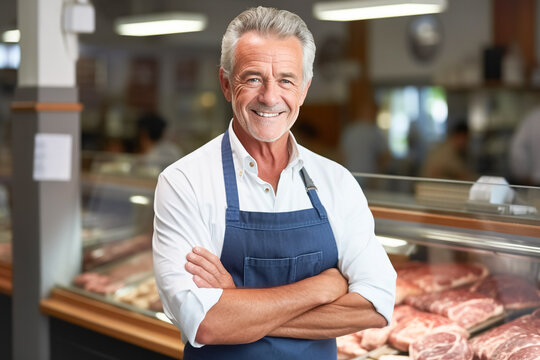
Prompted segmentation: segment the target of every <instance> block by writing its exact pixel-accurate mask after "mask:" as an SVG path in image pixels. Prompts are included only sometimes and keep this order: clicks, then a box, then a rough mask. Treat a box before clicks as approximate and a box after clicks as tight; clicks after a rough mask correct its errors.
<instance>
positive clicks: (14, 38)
mask: <svg viewBox="0 0 540 360" xmlns="http://www.w3.org/2000/svg"><path fill="white" fill-rule="evenodd" d="M20 39H21V32H20V31H19V30H8V31H4V33H3V34H2V41H3V42H8V43H18V42H19V40H20Z"/></svg>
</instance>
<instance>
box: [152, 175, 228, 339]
mask: <svg viewBox="0 0 540 360" xmlns="http://www.w3.org/2000/svg"><path fill="white" fill-rule="evenodd" d="M166 171H167V170H166ZM154 212H155V216H154V235H153V240H152V243H153V244H152V245H153V256H154V272H155V277H156V284H157V287H158V291H159V295H160V298H161V301H162V303H163V309H164V312H165V315H167V317H168V318H169V319H170V320H171V322H172V323H173V324H174V325H175V326H176V327H177V328H178V329H179V330H180V332H181V334H182V341H183V342H184V343H186V341H189V343H190V344H191V345H192V346H194V347H200V346H202V344H198V343H197V342H196V341H195V337H196V335H197V330H198V328H199V325H200V323H201V322H202V320H203V319H204V317H205V316H206V313H207V312H208V311H209V310H210V308H211V307H212V306H214V305H215V304H216V303H217V302H218V300H219V298H220V297H221V294H222V292H223V290H222V289H204V288H201V289H199V288H198V287H197V285H195V283H194V282H193V277H192V275H191V274H189V273H188V272H187V271H186V270H185V264H186V261H187V260H186V255H187V254H188V253H189V252H190V251H191V249H192V248H193V247H194V246H201V247H204V248H206V249H208V250H210V251H212V252H214V253H215V252H216V249H214V246H213V245H212V243H211V241H210V234H209V231H208V226H207V224H205V223H204V221H203V219H202V217H201V214H200V211H199V208H198V205H197V201H196V194H195V192H194V191H193V188H192V187H191V185H190V183H189V181H188V179H187V178H186V177H185V176H184V175H183V174H182V173H181V172H180V171H179V170H178V169H169V172H164V173H162V174H161V175H160V177H159V179H158V183H157V187H156V192H155V198H154Z"/></svg>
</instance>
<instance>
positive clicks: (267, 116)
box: [253, 110, 281, 118]
mask: <svg viewBox="0 0 540 360" xmlns="http://www.w3.org/2000/svg"><path fill="white" fill-rule="evenodd" d="M253 112H254V113H255V114H257V115H258V116H261V117H266V118H270V117H276V116H279V114H281V113H279V112H271V113H269V112H259V111H255V110H253Z"/></svg>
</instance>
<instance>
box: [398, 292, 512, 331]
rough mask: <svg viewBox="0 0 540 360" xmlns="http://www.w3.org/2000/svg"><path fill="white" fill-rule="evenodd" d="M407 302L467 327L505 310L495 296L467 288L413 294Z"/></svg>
mask: <svg viewBox="0 0 540 360" xmlns="http://www.w3.org/2000/svg"><path fill="white" fill-rule="evenodd" d="M405 302H406V303H407V304H409V305H412V306H414V307H415V308H417V309H420V310H424V311H429V312H432V313H435V314H439V315H443V316H446V317H447V318H449V319H450V320H454V321H455V322H456V323H457V324H459V325H461V326H462V327H464V328H466V329H470V328H472V327H473V326H475V325H478V324H480V323H482V322H483V321H485V320H487V319H489V318H491V317H493V316H496V315H499V314H502V312H503V306H502V305H501V304H500V303H498V302H497V301H496V300H494V299H493V298H491V297H488V296H486V295H483V294H480V293H477V292H473V291H468V290H466V289H454V290H446V291H441V292H438V293H429V294H421V295H411V296H409V297H407V298H406V299H405Z"/></svg>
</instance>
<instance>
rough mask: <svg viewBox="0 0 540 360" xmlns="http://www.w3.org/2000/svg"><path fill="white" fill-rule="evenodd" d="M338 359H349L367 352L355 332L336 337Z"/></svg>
mask: <svg viewBox="0 0 540 360" xmlns="http://www.w3.org/2000/svg"><path fill="white" fill-rule="evenodd" d="M336 343H337V352H338V359H349V358H351V357H354V356H360V355H364V354H365V353H367V350H366V349H364V348H362V347H361V346H360V339H359V338H358V337H357V336H356V335H355V334H349V335H344V336H340V337H338V338H337V339H336Z"/></svg>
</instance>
